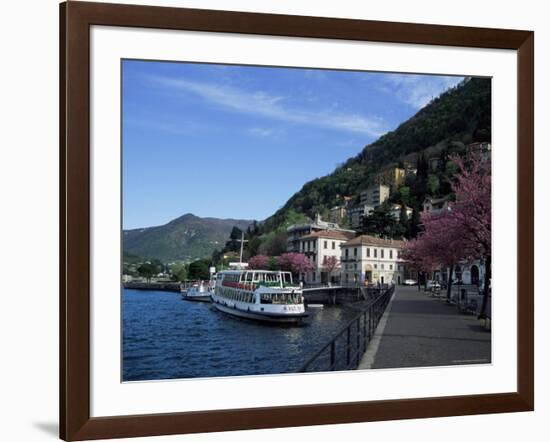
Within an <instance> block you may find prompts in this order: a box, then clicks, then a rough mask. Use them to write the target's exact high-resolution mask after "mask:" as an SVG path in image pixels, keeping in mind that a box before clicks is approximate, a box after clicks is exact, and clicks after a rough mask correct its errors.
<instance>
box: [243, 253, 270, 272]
mask: <svg viewBox="0 0 550 442" xmlns="http://www.w3.org/2000/svg"><path fill="white" fill-rule="evenodd" d="M268 265H269V257H267V256H266V255H256V256H253V257H252V258H250V259H249V260H248V268H250V269H252V270H265V269H267V268H268Z"/></svg>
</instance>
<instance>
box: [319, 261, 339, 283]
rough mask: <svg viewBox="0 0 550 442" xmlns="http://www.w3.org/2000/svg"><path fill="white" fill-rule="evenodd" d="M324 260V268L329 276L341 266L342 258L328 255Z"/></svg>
mask: <svg viewBox="0 0 550 442" xmlns="http://www.w3.org/2000/svg"><path fill="white" fill-rule="evenodd" d="M325 258H326V259H325V261H324V262H323V270H324V271H325V272H327V273H328V278H329V280H330V277H331V276H332V272H334V271H335V270H336V269H339V268H340V260H339V259H338V257H337V256H326V257H325Z"/></svg>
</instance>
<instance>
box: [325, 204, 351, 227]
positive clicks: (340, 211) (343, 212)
mask: <svg viewBox="0 0 550 442" xmlns="http://www.w3.org/2000/svg"><path fill="white" fill-rule="evenodd" d="M346 217H347V209H346V207H345V206H334V207H333V208H332V209H330V211H329V218H328V220H329V221H330V222H331V223H341V222H342V221H344V220H345V219H346Z"/></svg>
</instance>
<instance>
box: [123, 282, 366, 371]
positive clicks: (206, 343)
mask: <svg viewBox="0 0 550 442" xmlns="http://www.w3.org/2000/svg"><path fill="white" fill-rule="evenodd" d="M308 313H309V317H308V318H307V319H306V320H305V322H304V324H303V325H301V326H283V325H267V324H263V323H257V322H252V321H246V320H240V319H236V318H234V317H232V316H228V315H226V314H224V313H221V312H218V311H217V310H215V309H214V308H213V307H212V305H211V304H209V303H201V302H189V301H183V300H181V299H180V294H179V293H175V292H161V291H145V290H128V289H125V290H124V292H123V330H122V334H123V364H122V367H123V370H122V371H123V373H122V378H123V381H137V380H155V379H181V378H195V377H215V376H238V375H258V374H274V373H292V372H296V371H297V370H298V369H299V368H300V367H301V366H302V365H303V364H304V362H306V361H307V360H308V359H309V358H310V357H311V356H312V355H313V354H314V353H315V352H316V351H317V350H319V349H320V348H321V347H322V346H323V345H325V344H326V343H327V342H328V341H329V340H330V339H331V338H332V337H333V336H334V335H335V334H336V333H337V332H338V331H340V330H341V329H342V328H343V327H344V326H345V325H346V324H347V322H349V321H350V320H351V319H353V317H354V316H355V315H356V314H357V310H355V309H354V308H353V307H350V306H325V307H324V308H322V309H318V308H310V309H308Z"/></svg>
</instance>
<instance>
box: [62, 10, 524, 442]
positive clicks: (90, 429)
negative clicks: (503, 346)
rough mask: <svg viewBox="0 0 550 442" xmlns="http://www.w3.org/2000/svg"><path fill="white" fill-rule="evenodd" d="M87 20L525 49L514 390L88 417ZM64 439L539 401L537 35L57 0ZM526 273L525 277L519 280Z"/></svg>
mask: <svg viewBox="0 0 550 442" xmlns="http://www.w3.org/2000/svg"><path fill="white" fill-rule="evenodd" d="M91 25H106V26H128V27H130V26H131V27H143V28H161V29H180V30H194V31H211V32H229V33H244V34H266V35H277V36H291V37H310V38H330V39H346V40H360V41H367V40H368V41H377V42H390V43H416V44H430V45H451V46H463V47H480V48H498V49H512V50H516V51H517V53H518V166H517V167H518V169H517V170H518V207H517V208H518V216H517V221H518V231H517V239H518V268H517V274H518V287H517V290H518V291H517V293H518V299H517V307H518V336H517V337H518V340H517V342H518V348H517V352H518V367H517V373H518V388H517V392H506V393H499V394H481V395H470V396H456V397H436V398H415V399H405V400H387V401H370V402H352V403H339V404H326V405H320V404H311V405H302V406H284V407H268V408H251V409H240V410H216V411H204V412H186V413H170V414H149V415H139V416H111V417H101V418H91V417H90V390H89V384H90V370H89V365H90V364H89V363H90V354H89V350H90V345H89V344H90V329H89V326H90V308H89V307H90V306H89V287H90V276H89V268H90V267H89V266H90V246H89V232H90V218H89V216H90V209H89V200H90V184H89V182H90V170H89V117H90V109H89V46H90V41H89V28H90V26H91ZM59 130H60V336H59V338H60V437H61V438H62V439H65V440H83V439H102V438H115V437H117V438H118V437H134V436H153V435H165V434H178V433H198V432H211V431H227V430H240V429H257V428H273V427H291V426H302V425H322V424H336V423H349V422H366V421H382V420H391V419H411V418H422V417H439V416H453V415H469V414H483V413H503V412H513V411H531V410H533V409H534V338H533V334H534V325H533V320H534V315H533V312H534V274H533V263H534V252H533V251H534V247H533V241H534V220H533V214H534V199H533V195H534V180H533V158H534V153H533V152H534V33H533V32H530V31H517V30H503V29H487V28H467V27H457V26H441V25H425V24H408V23H393V22H379V21H367V20H349V19H335V18H319V17H305V16H290V15H273V14H256V13H243V12H226V11H213V10H198V9H184V8H167V7H157V6H134V5H119V4H106V3H88V2H78V1H70V2H67V3H62V4H61V5H60V127H59ZM519 281H522V283H521V284H522V285H521V287H520V286H519Z"/></svg>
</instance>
